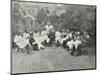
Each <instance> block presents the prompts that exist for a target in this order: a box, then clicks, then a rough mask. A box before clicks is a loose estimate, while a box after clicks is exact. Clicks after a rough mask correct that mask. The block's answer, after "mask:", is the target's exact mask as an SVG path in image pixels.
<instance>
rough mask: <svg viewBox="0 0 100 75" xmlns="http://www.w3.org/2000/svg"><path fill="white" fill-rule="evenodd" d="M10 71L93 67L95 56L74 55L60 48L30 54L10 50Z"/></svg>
mask: <svg viewBox="0 0 100 75" xmlns="http://www.w3.org/2000/svg"><path fill="white" fill-rule="evenodd" d="M12 66H13V67H12V72H13V73H27V72H43V71H59V70H74V69H88V68H95V56H79V57H74V56H70V54H69V53H68V52H67V51H66V50H64V49H62V48H55V47H53V48H49V47H48V48H45V49H44V50H40V51H33V52H32V53H31V54H26V53H21V52H16V50H13V51H12Z"/></svg>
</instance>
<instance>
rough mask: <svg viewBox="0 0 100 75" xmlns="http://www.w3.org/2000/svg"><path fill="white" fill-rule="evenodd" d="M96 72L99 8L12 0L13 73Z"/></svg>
mask: <svg viewBox="0 0 100 75" xmlns="http://www.w3.org/2000/svg"><path fill="white" fill-rule="evenodd" d="M93 69H96V5H81V4H67V3H50V2H36V1H22V0H11V73H12V74H28V73H45V72H61V71H62V72H63V71H76V70H79V71H80V70H93Z"/></svg>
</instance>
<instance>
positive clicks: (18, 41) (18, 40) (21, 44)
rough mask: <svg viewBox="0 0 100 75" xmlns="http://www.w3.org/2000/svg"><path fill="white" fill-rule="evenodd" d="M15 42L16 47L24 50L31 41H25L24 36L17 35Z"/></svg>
mask: <svg viewBox="0 0 100 75" xmlns="http://www.w3.org/2000/svg"><path fill="white" fill-rule="evenodd" d="M14 42H15V43H16V45H18V47H19V48H22V49H23V48H24V47H25V46H26V45H27V44H28V43H29V39H24V38H23V37H22V36H20V35H19V36H18V35H16V36H15V38H14Z"/></svg>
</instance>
